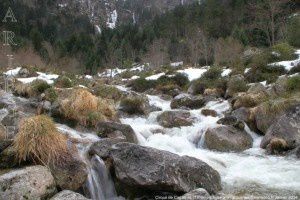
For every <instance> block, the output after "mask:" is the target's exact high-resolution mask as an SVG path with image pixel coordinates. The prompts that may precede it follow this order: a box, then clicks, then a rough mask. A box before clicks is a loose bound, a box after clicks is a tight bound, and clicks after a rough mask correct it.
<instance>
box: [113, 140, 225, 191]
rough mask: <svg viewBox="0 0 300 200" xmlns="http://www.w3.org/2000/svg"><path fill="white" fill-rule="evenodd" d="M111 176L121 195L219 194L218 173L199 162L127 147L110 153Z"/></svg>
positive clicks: (119, 147)
mask: <svg viewBox="0 0 300 200" xmlns="http://www.w3.org/2000/svg"><path fill="white" fill-rule="evenodd" d="M110 158H111V159H112V161H113V165H114V172H115V173H114V174H115V178H116V180H117V182H118V185H120V187H121V188H122V189H121V190H122V191H131V192H133V193H135V194H139V193H141V192H143V191H144V192H145V191H147V192H151V191H152V192H153V193H155V192H161V193H163V192H168V193H173V194H174V193H175V194H176V193H186V192H189V191H192V190H194V189H196V188H204V189H205V190H207V191H208V192H209V193H211V194H215V193H217V192H218V191H219V190H221V179H220V175H219V173H218V172H217V171H216V170H214V169H213V168H211V167H210V166H209V165H207V164H206V163H204V162H203V161H201V160H198V159H196V158H192V157H188V156H182V157H181V156H179V155H176V154H173V153H170V152H167V151H161V150H157V149H154V148H150V147H143V146H139V145H135V144H131V143H119V144H116V145H114V147H113V148H112V150H111V153H110Z"/></svg>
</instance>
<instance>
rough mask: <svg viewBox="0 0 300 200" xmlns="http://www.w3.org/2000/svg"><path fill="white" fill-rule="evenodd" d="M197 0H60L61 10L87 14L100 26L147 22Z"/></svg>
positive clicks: (113, 26) (110, 26) (59, 6)
mask: <svg viewBox="0 0 300 200" xmlns="http://www.w3.org/2000/svg"><path fill="white" fill-rule="evenodd" d="M195 1H196V0H77V1H74V0H59V1H58V2H57V5H58V8H59V9H60V10H68V11H71V12H74V13H78V12H79V13H80V14H86V15H88V16H89V18H90V20H91V21H92V23H93V24H95V25H97V26H98V27H109V28H115V26H116V25H117V24H125V23H145V22H146V21H150V20H151V19H153V18H154V17H155V16H156V15H159V14H162V13H165V12H166V11H168V10H171V9H174V8H175V7H176V6H178V5H184V4H190V3H193V2H195Z"/></svg>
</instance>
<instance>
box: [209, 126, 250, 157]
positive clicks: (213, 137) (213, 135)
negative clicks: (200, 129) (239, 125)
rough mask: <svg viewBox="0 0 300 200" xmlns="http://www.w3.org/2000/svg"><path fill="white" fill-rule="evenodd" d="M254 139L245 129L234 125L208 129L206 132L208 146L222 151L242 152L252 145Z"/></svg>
mask: <svg viewBox="0 0 300 200" xmlns="http://www.w3.org/2000/svg"><path fill="white" fill-rule="evenodd" d="M252 143H253V139H252V137H251V136H250V135H249V134H247V133H246V132H245V131H242V130H239V129H236V128H234V127H232V126H220V127H216V128H212V129H208V130H207V131H206V133H205V141H204V144H205V146H206V148H208V149H211V150H217V151H221V152H241V151H244V150H246V149H249V148H251V147H252Z"/></svg>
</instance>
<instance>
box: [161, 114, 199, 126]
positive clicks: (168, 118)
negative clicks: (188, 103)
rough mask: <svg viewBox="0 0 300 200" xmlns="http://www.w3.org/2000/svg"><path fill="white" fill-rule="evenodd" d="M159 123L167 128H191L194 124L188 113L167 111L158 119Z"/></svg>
mask: <svg viewBox="0 0 300 200" xmlns="http://www.w3.org/2000/svg"><path fill="white" fill-rule="evenodd" d="M157 121H158V123H159V124H160V125H161V126H163V127H165V128H173V127H181V126H191V125H193V122H194V120H193V119H192V118H191V114H190V113H189V112H188V111H165V112H163V113H162V114H161V115H159V116H158V117H157Z"/></svg>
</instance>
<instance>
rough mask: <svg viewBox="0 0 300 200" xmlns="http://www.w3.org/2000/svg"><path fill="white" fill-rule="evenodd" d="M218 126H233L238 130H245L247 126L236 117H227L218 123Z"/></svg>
mask: <svg viewBox="0 0 300 200" xmlns="http://www.w3.org/2000/svg"><path fill="white" fill-rule="evenodd" d="M217 123H218V124H222V125H227V126H233V127H235V128H237V129H240V130H244V128H245V124H244V123H243V122H242V121H240V120H238V119H237V118H236V117H234V116H231V115H229V116H225V117H223V118H221V119H219V120H218V121H217Z"/></svg>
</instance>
